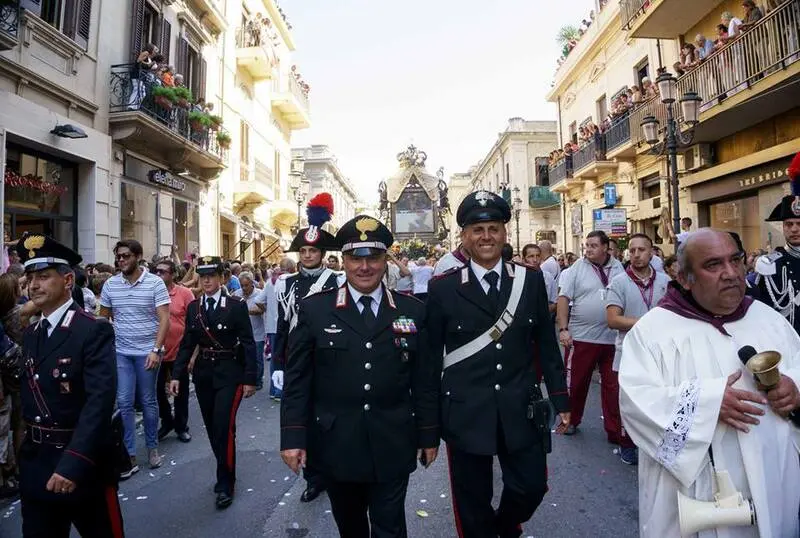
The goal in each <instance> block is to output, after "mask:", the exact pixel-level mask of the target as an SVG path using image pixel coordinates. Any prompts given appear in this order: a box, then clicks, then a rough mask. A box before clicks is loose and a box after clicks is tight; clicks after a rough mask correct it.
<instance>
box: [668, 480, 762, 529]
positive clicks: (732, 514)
mask: <svg viewBox="0 0 800 538" xmlns="http://www.w3.org/2000/svg"><path fill="white" fill-rule="evenodd" d="M714 475H715V479H716V482H717V493H716V494H714V500H713V501H710V502H706V501H698V500H695V499H691V498H689V497H687V496H686V495H683V494H682V493H681V492H680V491H679V492H678V519H679V521H680V525H681V536H691V535H693V534H695V533H697V532H700V531H703V530H708V529H715V528H717V527H741V526H753V525H755V524H756V510H755V507H754V506H753V503H752V501H750V500H749V499H745V498H744V496H743V495H742V494H741V493H740V492H738V491H736V488H735V487H734V486H733V481H732V480H731V477H730V475H729V474H728V471H714Z"/></svg>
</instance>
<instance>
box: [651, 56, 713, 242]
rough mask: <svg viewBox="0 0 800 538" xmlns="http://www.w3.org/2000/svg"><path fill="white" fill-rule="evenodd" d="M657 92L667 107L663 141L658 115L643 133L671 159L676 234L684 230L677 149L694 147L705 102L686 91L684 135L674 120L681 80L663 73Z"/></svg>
mask: <svg viewBox="0 0 800 538" xmlns="http://www.w3.org/2000/svg"><path fill="white" fill-rule="evenodd" d="M656 85H657V86H658V91H659V92H660V94H661V102H662V103H663V104H664V105H666V108H667V118H666V120H667V122H666V123H667V124H666V132H665V137H664V140H663V141H662V140H661V139H660V136H659V135H660V132H659V126H660V123H661V122H659V121H658V119H657V118H656V117H655V116H647V117H646V118H644V119H643V120H642V131H643V133H644V139H645V140H647V142H648V143H649V144H650V145H651V146H655V145H657V144H661V149H660V150H659V152H658V153H659V154H660V155H664V154H666V155H667V157H668V160H667V165H668V169H669V176H670V186H671V190H672V222H673V232H674V233H676V234H677V233H678V231H679V230H680V229H681V215H680V208H679V206H678V203H679V202H678V198H679V194H680V185H679V183H678V149H679V148H685V147H687V146H689V145H691V143H692V140H693V139H694V128H695V126H696V125H697V123H698V122H699V113H700V103H702V101H703V99H702V98H701V97H700V96H699V95H697V94H696V93H695V92H687V93H684V94H683V97H681V99H680V101H679V102H680V105H681V112H682V113H683V123H685V124H686V125H687V126H688V127H689V128H688V129H687V130H686V131H685V132H684V131H682V130H681V128H680V124H679V122H678V120H677V119H676V118H675V111H674V106H675V101H676V94H677V93H678V92H677V89H678V88H677V87H678V79H676V78H675V77H674V76H673V75H672V74H671V73H666V72H665V73H662V74H661V75H659V76H658V78H657V79H656Z"/></svg>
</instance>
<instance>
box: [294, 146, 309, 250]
mask: <svg viewBox="0 0 800 538" xmlns="http://www.w3.org/2000/svg"><path fill="white" fill-rule="evenodd" d="M289 187H290V188H291V189H292V194H293V196H294V201H295V202H297V224H296V225H295V226H294V228H295V230H294V231H292V235H294V234H296V233H297V232H298V231H300V227H301V221H302V209H303V202H305V201H306V197H307V196H308V191H309V187H310V181H309V179H308V177H307V176H306V173H305V169H304V165H303V161H302V160H301V159H294V160H292V169H291V171H290V172H289Z"/></svg>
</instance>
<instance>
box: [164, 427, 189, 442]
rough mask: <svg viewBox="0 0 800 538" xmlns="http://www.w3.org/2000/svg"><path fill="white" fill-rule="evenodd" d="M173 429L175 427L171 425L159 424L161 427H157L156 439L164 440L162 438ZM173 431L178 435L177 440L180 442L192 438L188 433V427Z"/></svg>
mask: <svg viewBox="0 0 800 538" xmlns="http://www.w3.org/2000/svg"><path fill="white" fill-rule="evenodd" d="M174 429H175V428H173V427H172V426H161V427H160V428H159V429H158V440H159V441H163V440H164V438H165V437H166V436H167V435H169V434H170V432H171V431H172V430H174ZM175 433H176V435H177V436H178V441H180V442H181V443H188V442H189V441H191V440H192V434H190V433H189V430H188V429H187V430H185V431H182V432H178V431H176V432H175Z"/></svg>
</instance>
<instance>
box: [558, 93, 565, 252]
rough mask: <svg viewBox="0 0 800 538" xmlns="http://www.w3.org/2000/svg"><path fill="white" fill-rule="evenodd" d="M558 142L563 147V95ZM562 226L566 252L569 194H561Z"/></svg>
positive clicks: (559, 116) (559, 110)
mask: <svg viewBox="0 0 800 538" xmlns="http://www.w3.org/2000/svg"><path fill="white" fill-rule="evenodd" d="M556 104H557V105H558V144H559V147H561V141H562V140H563V138H562V136H563V129H562V125H561V123H562V122H561V96H560V95H559V96H558V102H557V103H556ZM561 226H562V230H561V231H562V236H561V237H562V238H563V242H564V253H566V252H567V195H566V194H562V195H561Z"/></svg>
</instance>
